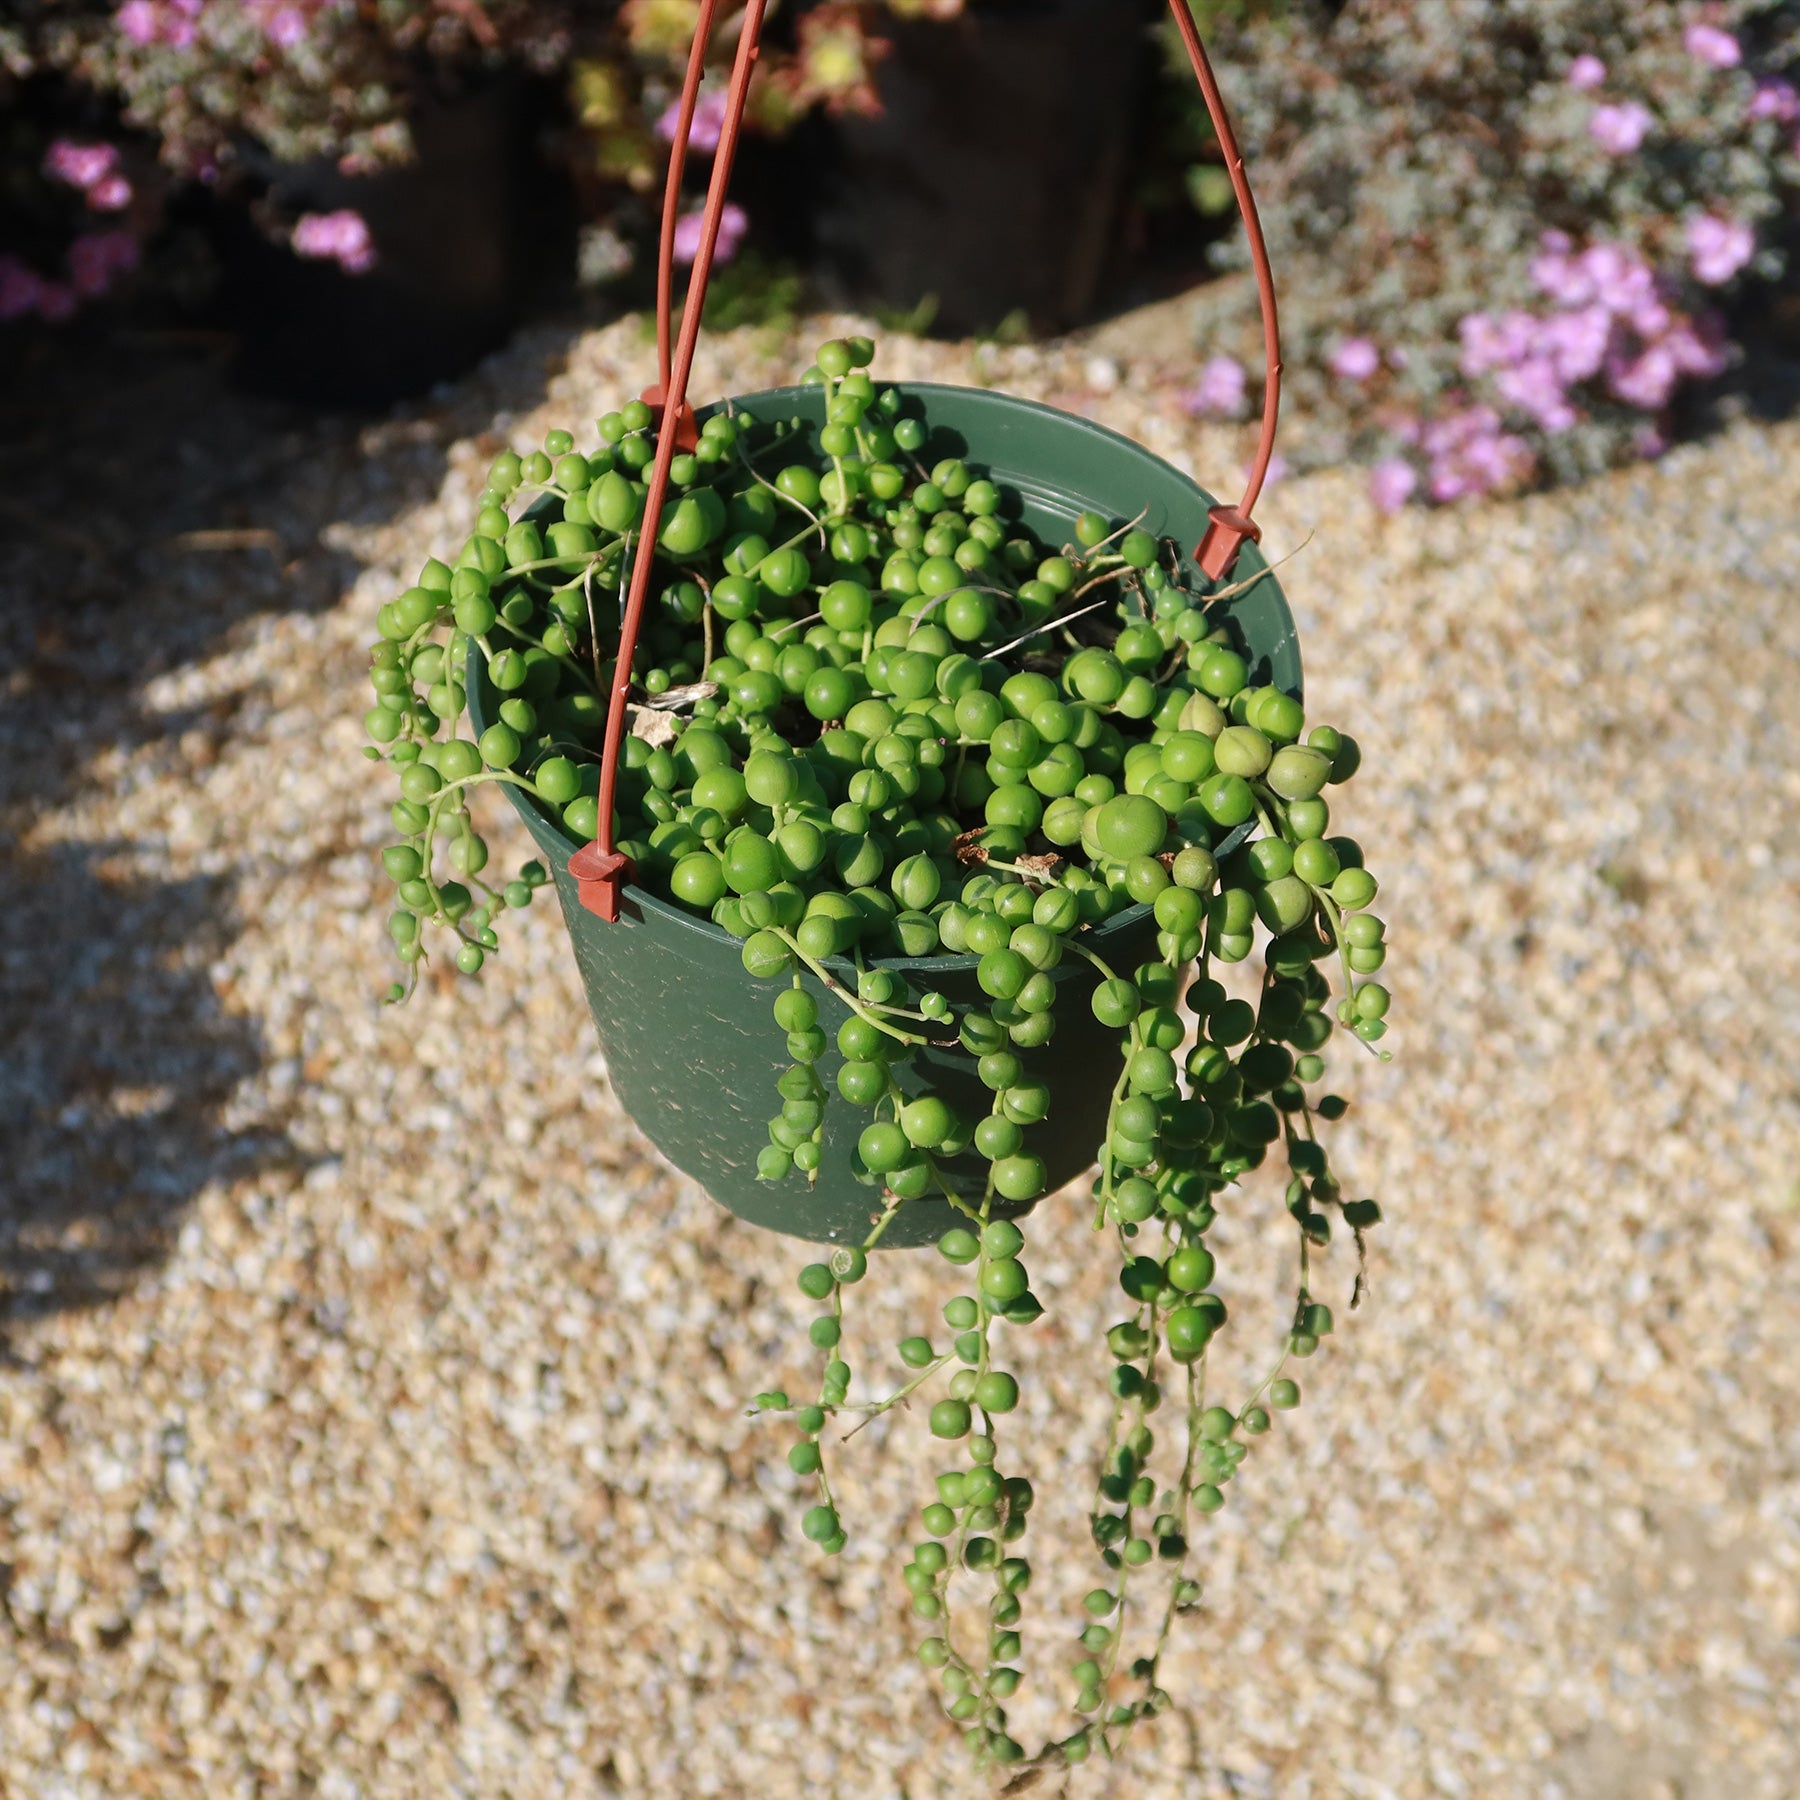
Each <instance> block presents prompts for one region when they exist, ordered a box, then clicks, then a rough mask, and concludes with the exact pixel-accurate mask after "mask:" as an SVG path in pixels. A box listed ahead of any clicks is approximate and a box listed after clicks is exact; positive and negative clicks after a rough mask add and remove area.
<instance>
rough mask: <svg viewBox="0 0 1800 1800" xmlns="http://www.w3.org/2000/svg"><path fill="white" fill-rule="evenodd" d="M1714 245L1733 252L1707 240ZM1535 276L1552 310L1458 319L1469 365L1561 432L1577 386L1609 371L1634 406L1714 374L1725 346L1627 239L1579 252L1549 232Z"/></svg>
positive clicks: (1648, 407) (1470, 372)
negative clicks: (1677, 301)
mask: <svg viewBox="0 0 1800 1800" xmlns="http://www.w3.org/2000/svg"><path fill="white" fill-rule="evenodd" d="M1707 247H1708V250H1709V253H1710V254H1712V255H1713V256H1715V257H1723V256H1725V255H1726V254H1727V253H1728V251H1729V253H1731V254H1735V250H1736V247H1737V240H1736V238H1735V237H1733V238H1732V239H1731V243H1730V245H1729V246H1727V247H1726V248H1721V247H1719V246H1718V245H1717V244H1714V243H1712V241H1711V240H1708V241H1707ZM1531 274H1532V279H1533V280H1534V281H1535V282H1536V283H1537V286H1538V288H1539V290H1540V292H1542V293H1543V294H1545V295H1546V296H1547V297H1548V298H1549V299H1550V300H1552V301H1553V302H1554V303H1555V307H1554V310H1552V311H1550V312H1547V313H1536V312H1526V311H1522V310H1514V311H1511V312H1505V313H1499V314H1493V313H1471V314H1469V315H1468V316H1467V317H1466V318H1465V319H1464V320H1463V321H1462V324H1461V326H1460V327H1459V335H1460V337H1461V339H1462V372H1463V374H1464V375H1466V376H1468V377H1469V378H1470V379H1471V380H1475V379H1477V378H1478V377H1481V376H1488V377H1490V378H1491V379H1492V383H1493V388H1494V391H1495V393H1496V394H1498V395H1499V397H1500V398H1501V399H1502V400H1504V401H1505V402H1506V403H1507V405H1509V406H1511V407H1513V408H1515V409H1516V410H1518V411H1519V412H1522V413H1524V414H1525V415H1526V416H1527V417H1528V418H1530V419H1531V420H1532V421H1533V422H1534V423H1535V424H1536V425H1537V426H1538V428H1539V429H1540V430H1542V431H1544V432H1547V433H1549V434H1551V435H1554V434H1556V433H1558V432H1563V431H1567V430H1569V429H1570V428H1571V427H1572V426H1573V425H1575V424H1576V423H1577V421H1578V420H1579V419H1580V418H1581V411H1580V408H1579V406H1578V405H1577V403H1576V401H1575V399H1574V396H1573V390H1574V389H1576V388H1578V387H1580V386H1581V385H1582V384H1583V383H1584V382H1589V381H1593V380H1595V379H1597V378H1601V377H1604V380H1605V383H1606V387H1607V389H1608V391H1609V392H1610V393H1611V394H1612V395H1613V397H1614V398H1615V399H1618V400H1622V401H1624V402H1625V403H1626V404H1627V405H1628V406H1636V407H1641V408H1642V409H1643V410H1644V411H1646V412H1657V411H1660V410H1661V409H1662V408H1663V407H1664V406H1666V405H1667V404H1668V402H1669V398H1670V396H1671V395H1672V394H1673V392H1674V390H1675V388H1676V386H1677V384H1678V383H1679V382H1680V381H1681V380H1682V379H1683V377H1685V376H1690V375H1716V374H1718V373H1719V371H1720V370H1721V369H1722V368H1723V367H1724V360H1725V359H1724V352H1723V349H1722V347H1721V346H1720V345H1719V344H1718V342H1717V341H1716V339H1714V338H1712V337H1711V336H1709V335H1707V334H1705V333H1703V332H1702V331H1701V330H1700V328H1699V327H1698V326H1696V324H1695V322H1694V321H1693V320H1692V319H1691V318H1689V317H1688V316H1687V315H1686V314H1685V313H1683V312H1681V311H1679V310H1678V309H1677V308H1675V307H1673V306H1671V305H1670V303H1669V301H1668V299H1667V298H1666V296H1665V294H1664V291H1663V287H1662V284H1661V283H1660V282H1659V281H1658V280H1657V278H1656V275H1655V273H1654V272H1653V271H1652V270H1651V268H1650V266H1649V264H1648V263H1646V262H1645V261H1644V260H1643V259H1642V257H1640V256H1639V255H1638V254H1637V253H1636V252H1635V251H1633V250H1631V249H1628V248H1626V247H1625V246H1623V245H1619V244H1591V245H1589V246H1588V247H1587V248H1586V249H1584V250H1581V251H1577V250H1575V248H1574V247H1573V245H1572V244H1571V243H1570V241H1569V239H1568V237H1567V236H1566V235H1565V234H1564V233H1562V232H1557V231H1552V232H1546V233H1545V234H1544V237H1543V239H1542V241H1541V244H1540V248H1539V251H1538V254H1537V255H1536V256H1535V257H1533V258H1532V262H1531Z"/></svg>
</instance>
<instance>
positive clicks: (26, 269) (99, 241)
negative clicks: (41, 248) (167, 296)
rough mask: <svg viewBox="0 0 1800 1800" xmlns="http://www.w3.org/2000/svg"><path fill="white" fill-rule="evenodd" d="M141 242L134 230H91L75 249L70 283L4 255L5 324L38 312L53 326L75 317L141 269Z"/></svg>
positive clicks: (1, 300) (0, 303) (1, 307)
mask: <svg viewBox="0 0 1800 1800" xmlns="http://www.w3.org/2000/svg"><path fill="white" fill-rule="evenodd" d="M140 254H141V253H140V250H139V247H138V241H137V239H136V238H134V237H133V236H132V235H131V233H130V232H129V231H91V232H88V233H86V234H85V235H83V236H81V237H78V238H77V239H76V240H75V241H74V243H72V244H71V245H70V246H69V268H68V277H69V278H68V280H67V281H46V280H45V279H44V277H43V276H41V275H40V274H38V272H37V271H36V270H35V269H33V268H32V267H30V266H29V264H26V263H23V262H21V261H20V260H19V259H18V258H17V257H16V256H4V255H0V322H10V321H12V320H16V319H23V318H28V317H30V316H31V315H32V314H33V313H35V314H36V315H37V316H38V317H39V318H40V319H43V320H45V321H46V322H47V323H49V324H52V325H60V324H61V323H62V322H63V321H64V320H65V319H68V318H70V317H72V316H73V314H74V312H75V310H76V308H77V307H78V306H79V305H80V304H81V302H82V301H83V300H97V299H98V298H99V297H100V296H101V295H102V294H104V293H105V292H106V291H107V289H108V288H110V287H111V286H112V284H113V283H114V282H115V281H116V280H117V279H118V278H119V277H120V276H121V275H128V274H129V273H130V272H131V271H132V270H133V269H135V268H136V267H137V265H138V258H139V255H140Z"/></svg>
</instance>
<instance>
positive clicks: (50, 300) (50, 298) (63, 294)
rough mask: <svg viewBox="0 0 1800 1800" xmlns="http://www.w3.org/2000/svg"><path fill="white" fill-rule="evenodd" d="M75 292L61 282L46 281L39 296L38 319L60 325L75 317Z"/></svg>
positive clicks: (39, 291)
mask: <svg viewBox="0 0 1800 1800" xmlns="http://www.w3.org/2000/svg"><path fill="white" fill-rule="evenodd" d="M75 306H76V300H75V290H74V289H73V288H72V287H68V286H66V285H65V284H64V283H62V282H60V281H46V282H45V283H44V284H43V285H42V286H41V287H40V288H39V289H38V296H37V309H38V317H39V318H40V319H45V320H47V321H48V322H49V323H50V324H52V325H60V324H62V323H63V321H64V320H65V319H70V318H73V317H74V316H75Z"/></svg>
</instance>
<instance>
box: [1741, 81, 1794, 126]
mask: <svg viewBox="0 0 1800 1800" xmlns="http://www.w3.org/2000/svg"><path fill="white" fill-rule="evenodd" d="M1750 117H1751V118H1753V119H1774V120H1776V121H1777V122H1778V123H1780V124H1782V125H1791V124H1792V123H1793V122H1794V120H1796V119H1800V88H1796V87H1795V86H1794V84H1793V83H1792V82H1791V81H1783V80H1782V78H1781V77H1780V76H1779V75H1768V76H1765V77H1764V78H1763V79H1762V80H1761V81H1759V82H1758V83H1757V84H1756V92H1755V93H1754V94H1753V95H1752V96H1751V98H1750Z"/></svg>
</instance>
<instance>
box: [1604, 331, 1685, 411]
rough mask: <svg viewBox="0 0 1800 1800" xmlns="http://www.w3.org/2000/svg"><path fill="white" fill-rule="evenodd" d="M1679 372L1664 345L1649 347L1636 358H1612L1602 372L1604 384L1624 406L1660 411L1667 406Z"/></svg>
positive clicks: (1679, 374) (1671, 355) (1678, 377)
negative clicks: (1604, 377)
mask: <svg viewBox="0 0 1800 1800" xmlns="http://www.w3.org/2000/svg"><path fill="white" fill-rule="evenodd" d="M1680 376H1681V371H1680V369H1679V368H1678V367H1677V366H1676V362H1675V358H1674V356H1673V354H1672V353H1671V352H1670V351H1669V349H1668V348H1667V346H1666V345H1663V344H1652V345H1650V346H1649V347H1648V348H1647V349H1646V350H1644V351H1642V352H1641V353H1640V354H1639V355H1638V356H1636V357H1624V356H1620V357H1615V358H1614V359H1613V361H1612V363H1611V364H1610V365H1609V366H1608V368H1607V371H1606V378H1607V383H1608V385H1609V386H1610V387H1611V388H1612V391H1613V392H1614V393H1615V394H1616V395H1617V396H1618V397H1619V398H1620V399H1621V400H1623V401H1624V402H1625V403H1626V404H1627V405H1628V406H1640V407H1642V408H1643V409H1644V411H1645V412H1660V411H1661V410H1662V408H1663V407H1665V406H1667V405H1668V403H1669V396H1670V395H1671V394H1672V393H1674V391H1675V383H1676V382H1677V381H1678V380H1679V379H1680Z"/></svg>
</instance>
